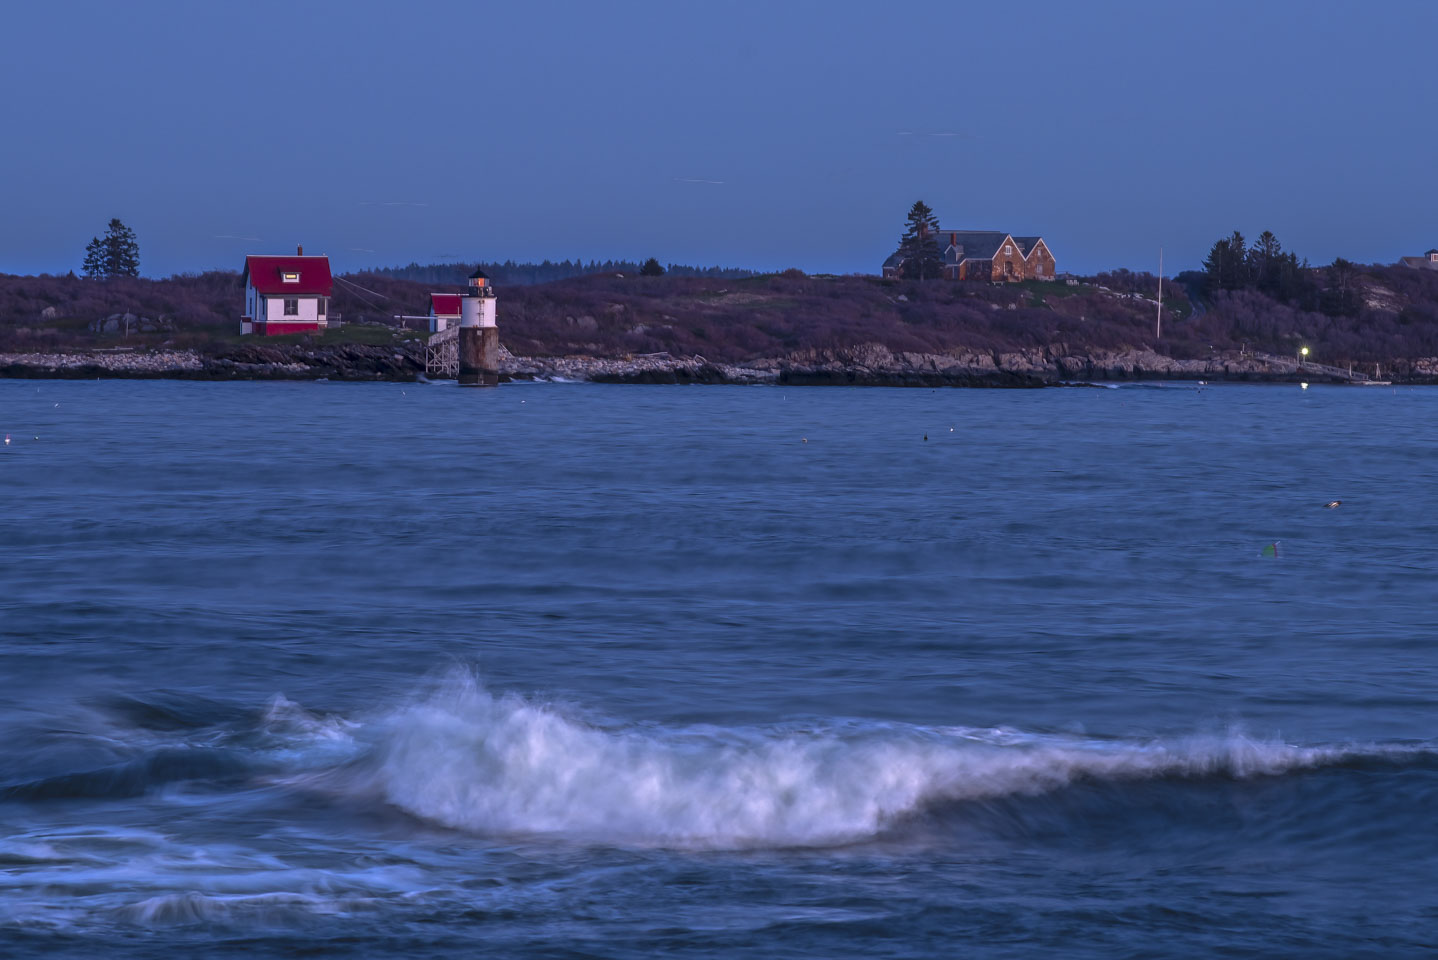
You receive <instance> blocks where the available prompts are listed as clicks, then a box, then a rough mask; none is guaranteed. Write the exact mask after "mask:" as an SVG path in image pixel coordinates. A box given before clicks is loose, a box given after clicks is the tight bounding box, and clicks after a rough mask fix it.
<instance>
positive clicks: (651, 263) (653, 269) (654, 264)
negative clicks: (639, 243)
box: [639, 257, 664, 277]
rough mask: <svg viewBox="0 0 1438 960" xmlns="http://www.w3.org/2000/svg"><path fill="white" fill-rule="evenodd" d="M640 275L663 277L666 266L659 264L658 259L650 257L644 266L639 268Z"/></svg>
mask: <svg viewBox="0 0 1438 960" xmlns="http://www.w3.org/2000/svg"><path fill="white" fill-rule="evenodd" d="M639 275H640V276H641V277H662V276H664V268H663V267H662V266H660V265H659V261H658V260H655V259H654V258H653V257H650V258H649V259H648V260H645V261H644V266H642V267H640V268H639Z"/></svg>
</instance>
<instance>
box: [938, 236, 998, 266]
mask: <svg viewBox="0 0 1438 960" xmlns="http://www.w3.org/2000/svg"><path fill="white" fill-rule="evenodd" d="M1010 239H1012V237H1010V236H1009V235H1008V234H1007V233H1004V232H1002V231H999V230H940V231H939V245H940V246H942V247H945V248H946V249H945V250H944V259H945V260H946V261H948V262H949V263H959V262H962V261H964V260H992V259H993V258H994V257H995V256H997V255H998V252H999V249H1000V248H1001V247H1002V246H1003V245H1004V241H1005V240H1010ZM953 244H957V245H958V246H960V247H962V248H963V255H962V256H960V255H959V252H958V251H957V250H954V251H950V250H949V249H947V248H948V247H950V246H951V245H953Z"/></svg>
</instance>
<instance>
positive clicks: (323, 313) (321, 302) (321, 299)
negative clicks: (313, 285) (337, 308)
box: [315, 297, 328, 317]
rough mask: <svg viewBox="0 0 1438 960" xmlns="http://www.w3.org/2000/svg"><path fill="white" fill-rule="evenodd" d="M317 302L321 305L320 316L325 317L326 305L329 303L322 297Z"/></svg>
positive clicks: (319, 308)
mask: <svg viewBox="0 0 1438 960" xmlns="http://www.w3.org/2000/svg"><path fill="white" fill-rule="evenodd" d="M315 302H316V303H317V304H319V307H318V308H317V309H318V310H319V315H320V316H322V317H323V316H324V315H325V304H326V303H328V301H327V300H326V299H325V298H324V297H320V298H319V299H318V300H316V301H315Z"/></svg>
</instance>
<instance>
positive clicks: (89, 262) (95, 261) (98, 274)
mask: <svg viewBox="0 0 1438 960" xmlns="http://www.w3.org/2000/svg"><path fill="white" fill-rule="evenodd" d="M81 269H82V270H84V272H85V276H86V277H89V278H90V279H91V280H103V279H105V245H104V244H103V243H102V242H101V241H100V238H99V237H95V238H94V239H92V240H91V241H90V242H89V243H87V244H85V263H84V265H83V267H82V268H81Z"/></svg>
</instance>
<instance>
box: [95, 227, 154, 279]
mask: <svg viewBox="0 0 1438 960" xmlns="http://www.w3.org/2000/svg"><path fill="white" fill-rule="evenodd" d="M84 270H85V276H87V277H90V278H92V279H95V280H109V279H111V278H113V277H138V276H139V275H140V242H139V241H138V240H137V239H136V238H135V231H133V230H131V229H130V228H129V227H127V226H125V225H124V224H123V223H121V222H120V221H119V220H118V219H112V220H111V221H110V226H109V227H108V228H107V229H106V230H105V235H104V236H103V237H95V238H94V239H93V240H91V241H90V242H89V243H88V244H86V245H85V263H84Z"/></svg>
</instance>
